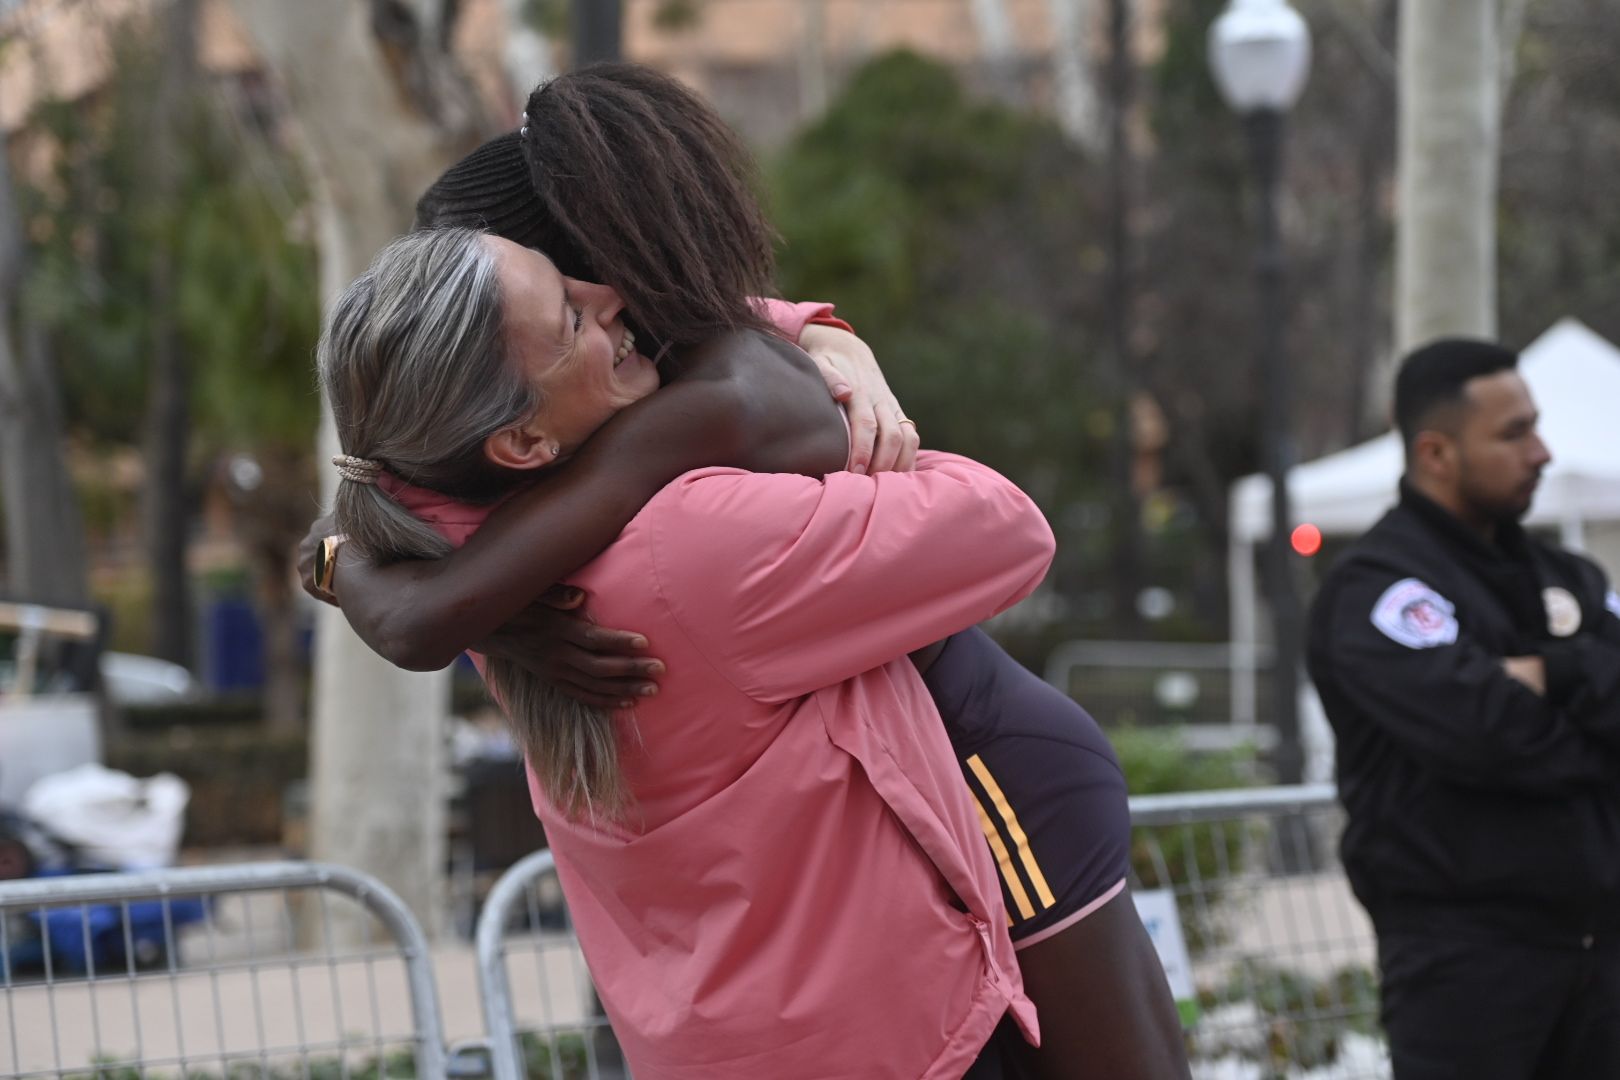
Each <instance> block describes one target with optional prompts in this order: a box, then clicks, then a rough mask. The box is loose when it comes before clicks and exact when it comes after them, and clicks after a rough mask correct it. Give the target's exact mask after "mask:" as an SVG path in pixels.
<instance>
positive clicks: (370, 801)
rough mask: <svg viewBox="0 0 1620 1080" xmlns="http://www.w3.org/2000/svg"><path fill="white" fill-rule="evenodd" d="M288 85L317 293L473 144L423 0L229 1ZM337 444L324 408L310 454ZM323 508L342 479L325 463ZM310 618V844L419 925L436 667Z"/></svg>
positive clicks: (439, 727)
mask: <svg viewBox="0 0 1620 1080" xmlns="http://www.w3.org/2000/svg"><path fill="white" fill-rule="evenodd" d="M232 2H233V6H234V7H235V9H236V11H237V12H238V14H239V15H241V17H242V19H243V21H244V22H245V23H246V24H247V26H248V28H249V30H250V31H251V33H252V35H253V37H254V38H255V39H256V41H257V43H258V47H259V49H260V53H261V55H262V56H263V57H264V58H265V59H266V60H267V61H268V63H269V66H270V67H271V68H272V70H274V71H275V72H276V73H277V74H278V75H279V76H280V79H281V81H282V84H283V86H284V87H285V90H286V93H287V96H288V98H289V100H290V102H291V105H292V111H293V114H294V116H295V117H296V118H297V121H298V127H299V131H300V133H301V136H302V143H303V147H302V149H303V151H304V157H305V160H306V164H307V166H308V168H309V175H310V181H311V186H312V188H313V190H314V193H315V208H316V221H317V229H318V239H319V247H320V266H321V271H320V273H321V291H322V294H323V296H324V298H325V302H328V303H329V302H330V301H331V300H332V298H333V297H334V296H335V295H336V294H337V293H338V292H339V291H341V290H342V288H343V287H344V286H345V285H347V284H348V283H349V282H350V281H351V280H353V278H354V277H355V276H356V275H357V274H359V273H360V272H361V271H362V270H363V269H365V267H366V264H367V263H368V262H369V260H370V259H371V257H372V255H373V254H374V253H375V252H376V251H377V250H378V249H379V248H381V247H382V246H383V245H384V244H386V243H387V242H388V241H389V240H391V239H392V238H393V237H394V236H396V235H397V234H399V233H400V232H401V231H402V230H404V229H405V228H407V227H408V226H409V225H410V222H411V214H412V208H413V206H414V204H415V200H416V198H417V196H418V194H419V193H420V192H421V191H422V190H424V189H425V188H426V187H427V186H428V184H430V183H431V182H432V181H433V180H434V179H435V178H436V177H437V176H438V174H439V172H440V171H441V170H442V169H443V168H444V167H445V166H446V165H447V164H448V163H449V162H450V161H451V160H452V159H453V157H454V156H455V154H456V153H457V152H459V151H462V150H464V149H466V148H468V147H470V146H471V144H472V141H473V139H474V138H475V137H476V129H477V125H478V122H479V119H480V118H479V116H478V110H477V108H476V106H475V103H474V99H473V98H472V96H471V91H470V90H469V88H468V87H467V84H466V82H465V80H464V79H462V78H461V76H460V73H459V72H458V71H456V70H455V68H454V65H453V62H452V61H451V60H450V58H449V56H448V54H447V53H446V52H445V49H446V47H447V43H448V41H449V40H450V29H451V28H450V27H449V26H445V25H442V22H441V20H442V19H443V18H447V17H449V16H448V15H447V14H446V13H447V12H451V11H453V7H452V6H448V5H443V4H440V3H435V2H433V0H344V2H342V3H333V2H332V0H232ZM337 450H338V447H337V435H336V432H335V430H334V428H333V427H332V423H331V418H330V416H327V417H326V418H325V419H324V420H323V422H322V425H321V433H320V442H319V448H318V456H317V459H316V460H317V461H318V462H322V463H324V462H326V461H327V460H329V459H330V458H331V456H332V455H333V454H335V453H336V452H337ZM321 477H322V481H321V487H322V494H323V496H324V498H325V499H326V500H327V501H328V502H330V499H331V496H332V493H333V491H334V489H335V487H336V483H337V475H336V473H335V472H333V471H332V470H331V468H330V467H323V468H322V469H321ZM318 618H319V621H318V623H317V627H316V645H315V692H314V699H315V700H314V716H313V720H314V724H313V737H312V755H313V761H312V777H313V782H312V784H311V788H312V808H311V816H312V821H311V849H312V854H313V856H314V857H315V858H317V859H322V860H328V861H332V862H337V863H342V864H344V865H346V866H352V867H356V868H358V869H360V870H364V871H366V872H368V873H371V874H374V875H376V876H377V877H379V878H381V879H382V880H383V881H385V882H387V883H388V884H389V885H390V886H391V887H392V888H393V889H394V890H395V891H396V892H398V893H399V894H400V896H401V897H402V898H403V899H404V901H405V902H406V903H407V904H408V905H409V906H410V907H411V909H412V910H413V911H414V912H415V913H416V914H417V916H418V918H420V919H421V921H422V923H423V925H424V926H425V927H427V928H428V930H429V932H430V933H432V932H435V931H436V930H437V929H438V928H439V927H440V925H441V916H442V913H443V910H444V907H443V888H442V882H443V873H444V866H445V850H446V849H445V824H446V821H445V768H446V762H445V754H444V746H445V735H446V732H445V723H446V717H447V714H448V705H449V678H448V674H447V673H446V672H436V673H431V674H421V673H415V672H407V671H400V670H398V669H396V668H393V667H391V666H390V665H389V664H388V663H387V662H386V661H384V660H382V659H381V658H380V657H378V656H376V655H374V654H373V653H371V651H370V650H368V649H367V648H366V647H365V645H364V644H362V643H361V642H360V640H359V639H358V638H357V637H355V636H354V634H353V632H352V631H350V629H349V627H348V624H347V623H345V622H344V621H343V616H342V614H341V613H340V612H338V611H336V610H334V609H332V608H329V607H326V606H324V605H323V606H322V607H321V610H320V615H319V617H318Z"/></svg>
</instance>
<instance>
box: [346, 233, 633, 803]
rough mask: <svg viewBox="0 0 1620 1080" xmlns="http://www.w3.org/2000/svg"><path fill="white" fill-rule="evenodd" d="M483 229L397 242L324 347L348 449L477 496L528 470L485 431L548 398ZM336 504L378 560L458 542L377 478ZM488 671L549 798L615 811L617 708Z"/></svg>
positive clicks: (513, 673)
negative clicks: (508, 461) (522, 366)
mask: <svg viewBox="0 0 1620 1080" xmlns="http://www.w3.org/2000/svg"><path fill="white" fill-rule="evenodd" d="M483 236H484V234H482V233H480V232H477V231H476V230H473V229H461V228H446V229H431V230H425V231H422V232H415V233H409V234H407V235H405V236H403V237H400V238H399V239H398V240H395V241H394V242H393V243H391V244H389V245H388V246H387V247H386V248H384V249H383V250H382V252H381V253H379V254H378V256H377V258H376V259H375V260H374V261H373V262H372V264H371V267H370V268H369V269H368V270H367V271H366V272H365V273H364V274H361V275H360V277H358V278H356V279H355V281H354V283H353V284H351V285H350V286H349V287H348V288H347V289H345V290H344V291H343V295H342V296H340V297H338V299H337V302H336V303H334V304H333V305H332V309H331V311H330V312H329V314H328V316H327V320H326V325H325V327H324V329H323V330H322V333H321V341H320V346H319V348H318V350H317V364H318V367H319V369H320V379H321V385H322V388H323V389H324V390H325V392H326V398H327V401H329V402H330V403H331V405H332V415H333V417H334V418H335V420H336V421H337V432H338V442H339V443H340V444H341V446H342V448H343V452H344V453H345V454H349V455H352V456H354V457H358V458H368V459H371V460H374V461H379V462H382V463H383V464H384V465H385V467H386V468H387V469H388V470H389V471H390V472H392V473H394V474H395V475H396V476H398V477H400V478H401V479H404V480H407V481H409V482H411V483H413V484H419V485H421V486H423V487H427V488H431V489H433V490H434V491H439V492H442V493H444V494H446V495H449V496H451V497H453V498H458V499H463V500H466V501H469V502H487V501H490V500H492V499H494V498H495V497H497V496H499V495H501V494H503V493H505V492H506V491H509V490H511V488H512V487H514V486H515V485H516V484H517V483H518V482H519V481H520V480H521V479H522V476H521V474H519V473H516V472H513V471H511V470H507V469H502V468H500V467H498V466H496V465H495V464H494V463H493V462H491V461H489V460H488V459H487V458H486V457H485V455H484V442H485V440H487V439H488V438H489V437H490V436H491V435H494V434H495V433H496V432H498V431H500V430H502V429H503V428H506V427H509V426H511V425H512V424H516V423H520V422H522V421H523V420H525V419H527V418H528V417H530V416H532V415H533V414H534V412H535V411H536V410H537V409H538V408H539V407H540V404H541V401H540V395H539V393H538V391H536V390H535V389H534V387H533V386H531V385H530V384H529V382H528V380H527V379H525V378H524V377H523V375H522V373H521V371H520V370H519V369H518V365H517V364H516V363H514V362H510V359H509V357H508V355H507V350H506V343H505V338H504V336H503V334H502V323H503V318H502V305H501V292H500V285H499V281H498V280H497V277H496V258H495V254H494V252H493V251H491V250H490V248H489V245H488V244H487V243H485V241H484V239H483ZM333 513H334V515H335V517H336V519H337V526H338V529H339V530H340V531H342V532H344V533H346V534H348V537H349V542H350V543H351V544H354V545H355V546H356V548H358V549H359V550H360V551H362V552H364V553H365V554H366V555H367V556H368V557H369V558H371V559H373V560H375V561H377V562H384V563H386V562H393V561H396V560H399V559H436V558H442V557H444V556H445V555H446V554H448V553H449V552H450V550H451V545H450V543H449V541H447V540H445V538H444V537H442V536H440V535H439V534H438V533H437V532H435V531H434V530H433V529H432V528H431V527H430V526H429V525H428V524H427V523H426V522H423V521H421V520H419V519H418V518H417V517H416V516H415V515H413V514H411V513H410V512H409V511H408V510H406V509H405V507H403V506H401V505H400V504H399V503H398V502H397V501H395V500H394V499H393V498H391V497H390V496H389V495H388V493H387V492H386V491H384V490H383V489H382V488H380V487H377V486H376V485H374V484H363V483H357V482H355V481H353V480H350V479H347V478H344V479H341V480H340V481H339V483H338V490H337V497H336V500H335V501H334V504H333ZM484 674H485V679H486V681H487V682H488V684H489V688H490V691H491V693H492V694H493V695H494V697H495V699H496V701H497V702H498V703H500V705H501V707H502V708H503V710H504V711H505V712H506V715H507V718H508V720H509V722H510V723H511V725H512V729H513V734H514V735H515V737H516V738H517V740H518V743H519V745H520V746H521V747H522V749H523V751H524V754H525V756H526V757H527V758H528V761H529V764H530V765H531V766H532V767H533V768H534V770H535V773H536V775H537V776H538V777H539V779H540V783H541V786H542V788H543V789H544V790H545V792H546V794H547V797H548V798H550V799H551V800H552V802H553V803H555V804H556V805H557V806H558V807H559V808H560V809H562V810H563V811H564V813H567V814H569V815H571V816H574V815H580V814H586V813H589V814H592V815H595V814H597V813H603V814H605V815H607V816H610V817H616V816H618V815H619V814H620V813H621V812H622V811H623V809H624V807H625V805H626V803H627V801H628V794H627V791H626V788H625V786H624V780H623V777H622V775H621V773H620V771H619V762H618V743H617V739H616V735H615V729H614V724H613V718H612V715H611V714H610V713H608V712H607V711H606V710H602V709H594V708H590V707H588V706H585V705H581V704H580V703H578V702H576V701H574V700H573V699H572V698H569V697H567V696H566V695H564V694H562V693H561V692H560V691H558V690H557V689H556V688H555V687H553V686H552V685H551V684H550V683H549V682H547V681H546V680H544V679H542V678H540V677H539V676H538V675H535V674H533V673H532V672H529V671H527V670H525V669H524V668H522V667H520V666H519V665H517V664H516V663H513V662H511V661H508V660H502V659H499V658H496V657H489V658H488V662H487V663H486V665H485V669H484Z"/></svg>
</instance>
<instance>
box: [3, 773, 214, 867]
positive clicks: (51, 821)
mask: <svg viewBox="0 0 1620 1080" xmlns="http://www.w3.org/2000/svg"><path fill="white" fill-rule="evenodd" d="M190 801H191V788H190V787H188V786H187V784H186V782H185V781H184V780H182V779H180V778H179V777H178V776H175V775H174V774H172V773H159V774H158V775H156V776H152V777H147V778H146V779H144V780H143V779H137V778H136V777H133V776H131V775H129V774H128V773H125V772H119V771H118V770H116V769H109V768H106V767H104V766H102V765H81V766H79V767H78V768H75V769H69V770H67V771H65V772H59V773H54V774H52V775H51V776H47V777H44V778H43V779H41V780H39V781H37V782H36V783H35V784H34V786H33V787H31V788H29V789H28V794H27V795H26V796H24V797H23V812H24V813H26V814H27V815H28V816H29V817H31V818H33V819H34V820H35V821H37V822H38V823H39V824H40V825H42V826H44V827H45V828H46V829H48V830H50V832H52V833H54V834H55V835H56V836H58V837H60V838H61V839H63V840H66V841H68V842H69V843H72V844H75V845H77V846H78V847H79V848H80V849H81V850H82V851H83V852H84V855H85V858H86V859H87V860H88V861H91V862H94V863H97V864H100V865H105V866H109V867H113V868H115V869H119V870H146V869H151V868H154V867H160V866H171V865H173V863H174V859H175V856H176V855H177V854H178V853H179V850H180V833H181V830H182V829H183V828H184V826H185V813H186V804H187V803H188V802H190Z"/></svg>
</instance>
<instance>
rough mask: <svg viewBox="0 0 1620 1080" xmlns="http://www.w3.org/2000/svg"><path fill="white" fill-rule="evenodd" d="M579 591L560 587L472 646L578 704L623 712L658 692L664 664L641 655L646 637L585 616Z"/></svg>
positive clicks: (653, 658) (569, 587)
mask: <svg viewBox="0 0 1620 1080" xmlns="http://www.w3.org/2000/svg"><path fill="white" fill-rule="evenodd" d="M584 602H585V594H584V592H583V591H581V590H579V589H576V588H573V587H571V586H567V585H559V586H556V587H554V588H552V589H551V590H550V591H548V592H547V593H546V594H545V596H543V597H542V598H541V599H540V600H539V601H538V602H536V603H534V604H531V605H529V607H528V608H526V609H524V610H523V611H522V612H521V613H520V614H519V615H518V616H517V617H516V618H514V619H512V620H511V621H510V622H508V623H506V624H505V625H504V626H502V627H501V628H500V629H499V630H497V631H495V632H494V633H493V634H491V635H490V636H489V637H487V638H485V639H484V640H483V641H480V642H479V643H478V644H476V645H474V646H473V650H474V651H475V652H480V653H483V654H484V655H486V656H494V657H499V658H500V659H503V660H507V661H510V662H511V663H514V664H517V665H518V666H520V667H522V668H524V669H525V670H527V671H529V672H531V673H532V674H534V675H537V676H538V677H540V678H541V679H544V680H546V681H547V682H549V683H551V684H552V685H553V686H555V687H556V688H557V689H559V690H561V691H562V692H563V693H565V694H567V695H568V696H569V697H571V698H573V699H574V700H575V701H578V702H579V703H581V704H582V705H592V706H596V707H599V708H605V709H625V708H629V707H630V706H631V705H633V704H634V703H635V700H636V699H637V698H640V697H650V696H651V695H653V694H656V693H657V692H658V684H657V683H656V682H655V681H654V679H655V677H656V676H659V675H662V674H663V673H664V664H663V661H661V660H658V659H656V658H655V657H651V656H647V655H645V652H644V650H645V649H646V648H647V639H646V638H644V637H642V636H641V635H640V634H638V633H636V632H635V631H633V630H610V629H608V628H606V627H603V626H598V625H596V624H595V623H594V622H592V621H591V620H590V619H589V618H587V617H586V616H585V614H584V612H583V611H582V610H580V608H581V605H582V604H584Z"/></svg>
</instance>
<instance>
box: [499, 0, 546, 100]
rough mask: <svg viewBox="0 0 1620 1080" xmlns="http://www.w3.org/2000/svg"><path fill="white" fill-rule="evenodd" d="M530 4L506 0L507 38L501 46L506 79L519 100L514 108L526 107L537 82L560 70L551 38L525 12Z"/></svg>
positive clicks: (517, 0)
mask: <svg viewBox="0 0 1620 1080" xmlns="http://www.w3.org/2000/svg"><path fill="white" fill-rule="evenodd" d="M528 6H529V4H528V0H502V7H503V8H504V9H505V12H506V41H505V43H504V44H503V45H502V47H501V63H502V65H503V66H504V67H505V68H506V83H507V85H508V86H510V87H511V88H512V99H513V100H514V101H516V102H517V109H515V110H513V111H514V112H521V111H522V109H523V105H524V103H525V102H527V101H528V100H529V94H530V92H531V91H533V90H534V88H535V87H536V86H538V85H539V84H540V83H543V82H545V81H546V80H547V79H550V78H551V77H552V76H554V75H556V74H557V64H556V61H555V59H554V58H553V57H552V55H551V42H550V41H549V40H548V39H547V38H546V36H545V35H544V34H542V33H541V32H540V31H539V30H537V29H535V27H534V26H533V25H532V24H530V22H529V20H528V18H527V16H526V14H525V9H526V8H528Z"/></svg>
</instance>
